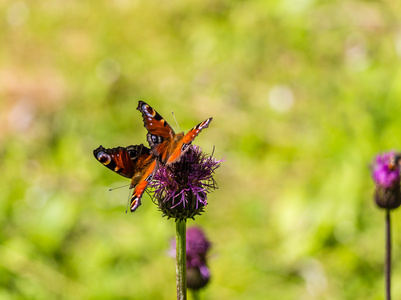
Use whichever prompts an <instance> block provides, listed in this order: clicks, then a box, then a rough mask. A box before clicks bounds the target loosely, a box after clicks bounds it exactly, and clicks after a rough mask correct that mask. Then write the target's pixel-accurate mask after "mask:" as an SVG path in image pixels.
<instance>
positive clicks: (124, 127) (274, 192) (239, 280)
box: [0, 0, 401, 300]
mask: <svg viewBox="0 0 401 300" xmlns="http://www.w3.org/2000/svg"><path fill="white" fill-rule="evenodd" d="M0 12H1V14H0V15H1V16H2V18H1V19H0V37H1V41H2V47H0V159H1V173H0V174H1V175H0V198H1V201H0V226H1V228H2V230H1V231H0V257H1V259H0V274H1V276H0V298H1V299H13V300H14V299H173V298H174V297H175V268H174V262H173V261H172V259H171V258H169V257H168V256H167V255H166V251H167V249H168V247H169V240H170V238H171V237H172V236H173V235H174V224H173V221H172V220H167V219H162V218H161V217H160V215H161V214H160V212H159V211H158V210H157V208H156V206H155V205H154V204H153V203H152V202H151V201H150V198H149V196H147V195H145V196H144V199H143V204H142V206H141V207H140V209H139V210H138V211H137V212H135V213H134V214H125V213H124V211H125V204H126V200H127V198H128V191H127V189H119V190H116V191H114V192H112V193H109V192H108V188H111V187H117V186H119V185H124V184H128V183H129V180H126V179H124V178H122V177H120V176H118V175H116V174H113V172H110V171H109V170H107V168H104V167H103V166H101V165H100V164H99V163H98V162H97V161H96V160H95V159H94V158H93V155H92V151H93V149H95V148H97V147H98V146H99V145H100V144H102V145H103V146H105V147H116V146H128V145H131V144H139V143H146V139H145V134H146V131H145V129H144V128H143V123H142V119H141V116H140V113H139V112H138V111H136V106H137V103H138V100H144V101H146V102H148V103H149V104H151V105H152V106H153V107H154V108H155V109H157V110H158V112H159V113H161V114H162V115H163V116H164V117H165V118H166V119H167V120H168V121H169V122H170V124H171V125H172V126H173V127H174V128H177V127H176V125H175V122H174V121H173V118H172V116H171V115H170V112H171V111H174V113H175V116H176V118H177V120H178V123H179V125H180V128H181V130H188V129H189V128H191V127H192V126H194V125H195V124H197V123H198V122H200V121H202V120H204V119H205V118H207V117H210V116H213V117H214V120H213V122H212V124H211V126H210V127H209V128H208V129H207V130H205V131H203V132H202V133H201V134H200V135H199V136H198V138H197V139H196V141H195V143H196V144H198V145H200V146H202V147H203V148H204V150H205V151H207V152H212V150H213V147H215V151H214V155H215V156H216V157H217V158H222V157H225V163H224V164H223V165H222V167H221V168H220V169H219V170H218V171H217V174H216V180H217V182H218V183H219V188H220V189H219V190H217V191H216V192H214V193H213V194H211V195H210V196H209V205H208V207H207V209H206V212H205V214H204V215H203V216H201V217H198V218H197V219H196V221H195V222H194V221H191V222H189V225H193V224H195V223H196V224H198V225H200V226H202V227H203V228H204V230H205V231H206V234H207V235H208V236H209V238H210V240H211V241H212V242H213V248H212V252H213V254H212V256H211V258H210V269H211V272H212V276H213V277H212V281H211V283H210V285H209V286H208V288H207V290H206V291H204V292H203V293H202V298H203V299H231V300H236V299H283V300H285V299H327V300H330V299H366V300H369V299H383V297H384V280H383V258H384V234H383V233H384V213H383V212H382V211H380V210H378V209H376V208H375V207H374V205H373V202H372V193H373V184H372V182H371V179H370V171H369V163H370V161H371V160H372V158H373V156H374V155H375V154H376V153H377V152H381V151H386V150H390V149H401V141H400V136H401V120H400V118H399V116H400V113H401V106H400V99H401V85H400V79H401V64H400V59H401V26H400V21H399V15H400V13H401V3H399V2H397V1H346V0H339V1H311V0H303V1H290V0H283V1H259V0H250V1H227V0H223V1H214V0H203V1H199V0H194V1H182V0H171V1H154V0H150V1H140V0H134V1H129V0H113V1H60V0H53V1H50V0H41V1H34V2H32V1H19V0H17V1H11V0H3V1H0ZM392 216H393V220H394V222H393V282H394V284H393V296H394V299H399V298H400V297H401V287H400V285H399V284H398V282H399V281H400V280H401V264H400V258H401V238H400V232H401V223H400V222H398V219H399V218H400V211H395V212H394V213H393V214H392Z"/></svg>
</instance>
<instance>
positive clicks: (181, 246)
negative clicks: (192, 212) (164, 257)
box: [175, 220, 187, 300]
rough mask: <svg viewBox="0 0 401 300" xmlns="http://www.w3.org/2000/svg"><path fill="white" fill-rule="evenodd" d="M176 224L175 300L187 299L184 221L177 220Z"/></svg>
mask: <svg viewBox="0 0 401 300" xmlns="http://www.w3.org/2000/svg"><path fill="white" fill-rule="evenodd" d="M175 224H176V230H175V233H176V236H175V241H176V282H177V300H186V299H187V275H186V270H187V261H186V225H187V224H186V221H185V220H177V221H176V222H175Z"/></svg>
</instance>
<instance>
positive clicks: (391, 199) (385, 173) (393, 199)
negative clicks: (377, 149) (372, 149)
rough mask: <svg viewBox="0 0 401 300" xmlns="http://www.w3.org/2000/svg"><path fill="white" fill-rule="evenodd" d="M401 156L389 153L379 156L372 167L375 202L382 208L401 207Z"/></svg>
mask: <svg viewBox="0 0 401 300" xmlns="http://www.w3.org/2000/svg"><path fill="white" fill-rule="evenodd" d="M399 160H400V156H399V155H398V154H396V153H394V152H393V151H392V152H388V153H383V154H379V155H377V156H376V159H375V161H374V163H373V165H372V178H373V181H374V183H375V196H374V198H375V202H376V204H377V205H378V206H379V207H381V208H387V209H394V208H397V207H398V206H400V205H401V193H400V166H399Z"/></svg>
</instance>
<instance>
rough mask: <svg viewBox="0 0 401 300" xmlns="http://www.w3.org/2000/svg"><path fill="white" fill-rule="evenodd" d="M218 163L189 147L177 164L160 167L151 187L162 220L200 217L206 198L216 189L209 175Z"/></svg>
mask: <svg viewBox="0 0 401 300" xmlns="http://www.w3.org/2000/svg"><path fill="white" fill-rule="evenodd" d="M220 162H221V161H219V160H216V159H215V158H213V157H212V156H210V155H207V154H205V153H204V152H202V150H201V148H200V147H198V146H190V148H189V149H188V150H187V152H186V153H185V154H184V155H183V156H182V157H181V159H180V161H178V162H176V163H173V164H170V165H161V166H160V167H159V169H158V171H157V172H156V174H155V176H154V180H153V181H152V183H151V187H153V189H154V192H153V198H154V199H155V202H157V204H158V206H159V208H160V209H161V211H162V212H163V216H167V217H168V218H174V219H175V220H176V221H177V220H186V219H187V218H192V219H193V218H194V217H195V216H196V215H200V214H201V213H202V212H203V209H204V207H205V206H206V205H207V194H208V193H209V192H211V191H213V190H214V189H216V188H217V185H216V182H215V180H214V178H213V175H214V171H215V170H216V169H217V168H218V167H219V166H220Z"/></svg>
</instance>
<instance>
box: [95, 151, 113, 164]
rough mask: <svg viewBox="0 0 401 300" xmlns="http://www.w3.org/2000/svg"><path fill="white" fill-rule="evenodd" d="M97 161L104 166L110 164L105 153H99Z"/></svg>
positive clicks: (109, 159) (108, 156) (108, 157)
mask: <svg viewBox="0 0 401 300" xmlns="http://www.w3.org/2000/svg"><path fill="white" fill-rule="evenodd" d="M97 160H98V161H100V162H101V163H102V164H104V165H108V164H109V163H110V162H111V157H110V155H108V154H107V153H105V152H99V153H98V155H97Z"/></svg>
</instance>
